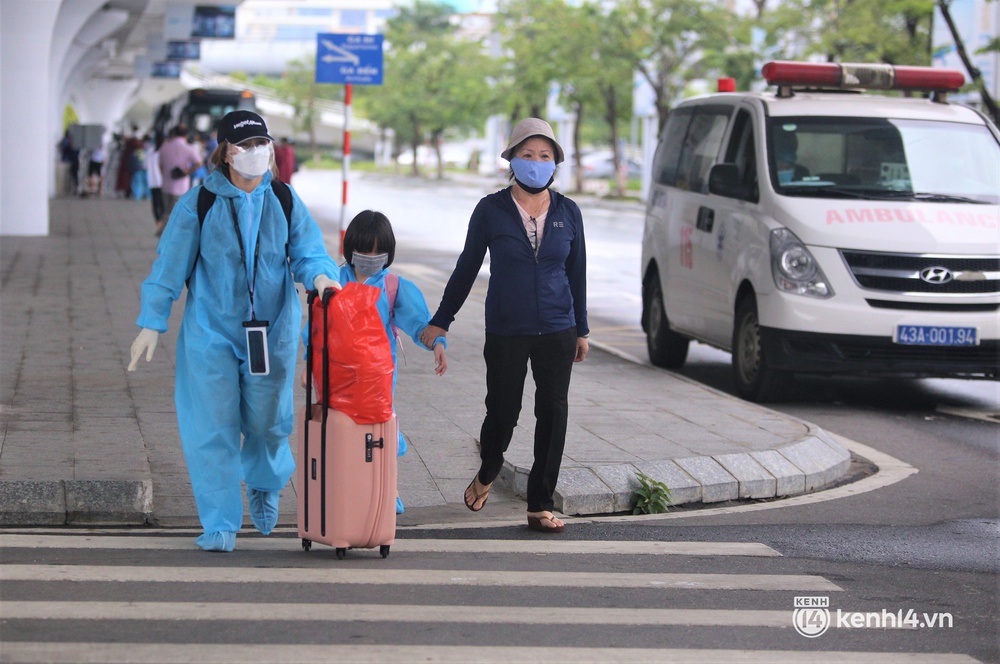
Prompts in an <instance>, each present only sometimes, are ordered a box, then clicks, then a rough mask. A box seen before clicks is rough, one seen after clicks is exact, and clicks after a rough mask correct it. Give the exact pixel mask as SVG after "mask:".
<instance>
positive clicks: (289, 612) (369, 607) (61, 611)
mask: <svg viewBox="0 0 1000 664" xmlns="http://www.w3.org/2000/svg"><path fill="white" fill-rule="evenodd" d="M0 618H3V619H4V620H239V621H254V620H260V621H272V620H285V621H302V620H309V621H327V622H345V623H346V622H406V623H412V622H451V623H486V624H496V623H508V624H541V625H544V624H551V625H691V626H726V627H789V628H790V627H791V626H792V610H791V609H789V610H787V611H764V610H759V611H756V610H755V611H744V610H722V609H649V608H644V609H641V610H637V609H634V608H629V609H615V608H599V609H592V608H578V607H550V606H543V607H537V606H440V605H424V604H419V605H418V604H312V603H296V604H291V603H271V602H245V603H241V602H89V601H86V602H51V601H37V602H8V601H5V602H4V603H3V606H0Z"/></svg>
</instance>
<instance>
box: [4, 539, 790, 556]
mask: <svg viewBox="0 0 1000 664" xmlns="http://www.w3.org/2000/svg"><path fill="white" fill-rule="evenodd" d="M300 542H301V540H299V539H298V538H291V537H281V538H269V539H262V538H258V537H244V538H237V547H238V548H239V549H240V550H243V551H278V550H295V549H300V548H301V544H300ZM317 546H320V545H317ZM0 548H27V549H46V548H51V549H121V550H139V549H144V550H191V551H194V550H197V548H198V547H197V546H195V544H194V542H193V541H192V540H191V539H190V538H187V537H183V538H182V537H151V536H149V535H147V534H145V533H143V534H136V535H97V534H92V533H69V534H66V535H14V534H2V533H0ZM392 551H393V552H397V551H398V552H401V553H411V552H412V553H474V554H479V553H512V554H538V555H544V554H550V553H551V554H558V555H567V554H579V555H588V556H590V555H615V556H621V555H673V556H758V557H774V556H780V555H781V554H780V553H778V552H777V551H775V550H774V549H772V548H771V547H769V546H767V545H766V544H760V543H758V542H642V541H600V540H570V541H566V540H560V541H558V542H555V541H532V540H474V539H454V540H451V539H397V540H396V543H395V544H393V545H392Z"/></svg>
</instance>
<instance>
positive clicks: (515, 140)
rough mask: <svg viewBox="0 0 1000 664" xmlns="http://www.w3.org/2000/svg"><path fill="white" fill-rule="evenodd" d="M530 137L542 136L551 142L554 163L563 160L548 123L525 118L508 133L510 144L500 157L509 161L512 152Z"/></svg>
mask: <svg viewBox="0 0 1000 664" xmlns="http://www.w3.org/2000/svg"><path fill="white" fill-rule="evenodd" d="M532 136H544V137H545V138H547V139H549V140H550V141H552V145H553V146H555V149H556V163H557V164H560V163H562V161H563V159H564V157H563V149H562V146H561V145H559V141H557V140H556V136H555V134H554V133H552V127H550V126H549V123H548V122H546V121H545V120H541V119H539V118H525V119H524V120H521V121H520V122H518V123H517V124H516V125H515V126H514V130H513V131H511V132H510V142H509V143H507V149H506V150H504V151H503V152H501V153H500V156H501V157H502V158H503V159H506V160H507V161H510V158H511V157H513V156H514V150H516V149H517V146H519V145H520V144H521V143H524V142H525V141H526V140H528V139H529V138H531V137H532Z"/></svg>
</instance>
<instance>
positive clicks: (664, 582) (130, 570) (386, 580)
mask: <svg viewBox="0 0 1000 664" xmlns="http://www.w3.org/2000/svg"><path fill="white" fill-rule="evenodd" d="M375 555H377V554H375ZM0 572H2V576H3V580H4V581H60V582H66V581H70V582H98V583H101V582H116V581H117V582H130V583H282V584H289V583H306V584H310V585H315V584H320V583H329V584H355V585H441V586H504V587H549V588H561V587H566V588H657V589H690V590H802V591H815V592H836V591H839V590H841V588H840V587H839V586H837V585H836V584H834V583H832V582H830V581H827V580H826V579H824V578H823V577H820V576H812V575H808V574H650V573H628V572H594V573H591V572H533V571H502V570H433V569H424V570H419V569H418V570H404V569H386V568H385V567H384V566H381V568H380V569H358V568H356V567H351V568H345V569H316V568H308V569H306V568H287V567H281V568H263V567H253V568H251V567H213V568H198V567H132V566H110V565H3V566H2V567H0Z"/></svg>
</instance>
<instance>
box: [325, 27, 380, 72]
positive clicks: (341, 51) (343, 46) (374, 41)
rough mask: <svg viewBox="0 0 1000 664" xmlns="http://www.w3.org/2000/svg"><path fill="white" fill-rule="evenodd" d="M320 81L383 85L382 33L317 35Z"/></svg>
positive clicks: (326, 33) (327, 33)
mask: <svg viewBox="0 0 1000 664" xmlns="http://www.w3.org/2000/svg"><path fill="white" fill-rule="evenodd" d="M316 82H317V83H352V84H354V85H382V35H358V34H339V33H332V32H323V33H320V34H318V35H316Z"/></svg>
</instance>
